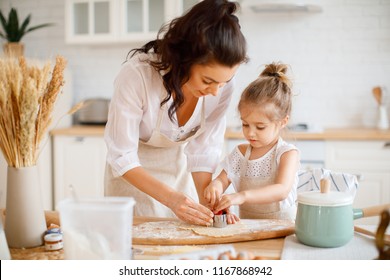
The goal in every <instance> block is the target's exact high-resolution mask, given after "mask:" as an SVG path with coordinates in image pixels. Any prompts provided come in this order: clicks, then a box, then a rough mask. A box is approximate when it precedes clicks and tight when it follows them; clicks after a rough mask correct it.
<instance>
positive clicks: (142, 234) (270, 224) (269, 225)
mask: <svg viewBox="0 0 390 280" xmlns="http://www.w3.org/2000/svg"><path fill="white" fill-rule="evenodd" d="M290 223H291V222H288V221H281V220H245V219H242V220H241V221H240V222H239V223H237V224H229V225H227V226H226V227H224V228H215V227H204V226H196V225H190V224H187V223H184V222H181V221H163V222H147V223H143V224H139V225H136V226H134V227H133V237H134V238H142V239H148V238H151V239H167V240H171V239H178V238H179V239H181V238H198V237H200V236H210V237H227V236H233V235H239V234H245V233H251V232H255V231H259V230H262V231H268V230H278V229H284V228H286V227H287V226H289V225H290V226H291V224H290Z"/></svg>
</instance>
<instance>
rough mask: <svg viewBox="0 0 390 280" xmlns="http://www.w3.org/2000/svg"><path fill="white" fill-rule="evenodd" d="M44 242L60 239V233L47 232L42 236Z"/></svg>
mask: <svg viewBox="0 0 390 280" xmlns="http://www.w3.org/2000/svg"><path fill="white" fill-rule="evenodd" d="M44 239H45V241H46V242H58V241H61V240H62V234H60V233H49V234H46V235H45V237H44Z"/></svg>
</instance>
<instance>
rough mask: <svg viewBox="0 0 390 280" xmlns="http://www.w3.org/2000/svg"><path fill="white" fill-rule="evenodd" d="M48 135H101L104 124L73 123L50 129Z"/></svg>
mask: <svg viewBox="0 0 390 280" xmlns="http://www.w3.org/2000/svg"><path fill="white" fill-rule="evenodd" d="M50 135H52V136H53V135H64V136H103V135H104V125H74V126H71V127H66V128H58V129H53V130H51V131H50Z"/></svg>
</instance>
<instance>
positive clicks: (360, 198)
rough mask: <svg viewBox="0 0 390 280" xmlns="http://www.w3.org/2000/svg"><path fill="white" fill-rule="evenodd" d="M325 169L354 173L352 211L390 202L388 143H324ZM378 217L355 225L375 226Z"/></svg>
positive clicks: (389, 145)
mask: <svg viewBox="0 0 390 280" xmlns="http://www.w3.org/2000/svg"><path fill="white" fill-rule="evenodd" d="M326 166H327V168H328V169H330V170H333V171H336V172H345V173H351V174H355V175H357V177H358V180H359V189H358V191H357V194H356V196H355V199H354V203H353V206H354V207H355V208H365V207H370V206H375V205H380V204H386V203H390V144H389V143H388V142H386V141H327V157H326ZM377 221H379V220H378V219H377V218H364V219H359V220H357V221H356V222H355V223H356V224H372V223H374V224H377Z"/></svg>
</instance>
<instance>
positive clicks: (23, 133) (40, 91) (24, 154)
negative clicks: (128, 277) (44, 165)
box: [0, 56, 66, 167]
mask: <svg viewBox="0 0 390 280" xmlns="http://www.w3.org/2000/svg"><path fill="white" fill-rule="evenodd" d="M65 66H66V60H65V59H64V58H63V57H62V56H57V57H56V63H55V66H54V69H53V73H52V74H51V75H50V62H46V63H45V65H44V66H43V67H42V68H38V67H36V66H33V65H32V66H30V65H28V64H27V61H26V59H25V58H24V57H20V58H19V59H18V60H17V59H15V58H10V57H5V58H0V149H1V151H2V152H3V155H4V158H5V159H6V161H7V163H8V165H9V166H12V167H26V166H33V165H36V163H37V160H38V155H39V146H40V143H41V140H42V138H43V137H44V135H45V133H46V132H47V129H48V127H49V125H50V123H51V119H52V112H53V109H54V106H55V102H56V100H57V97H58V95H59V93H60V91H61V87H62V86H63V84H64V75H63V74H64V69H65Z"/></svg>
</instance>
